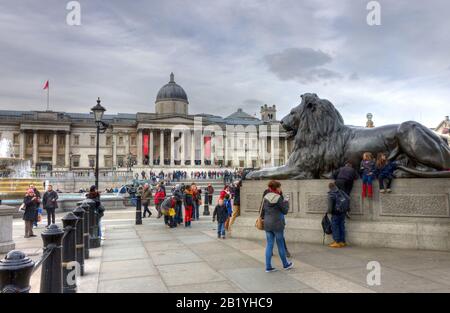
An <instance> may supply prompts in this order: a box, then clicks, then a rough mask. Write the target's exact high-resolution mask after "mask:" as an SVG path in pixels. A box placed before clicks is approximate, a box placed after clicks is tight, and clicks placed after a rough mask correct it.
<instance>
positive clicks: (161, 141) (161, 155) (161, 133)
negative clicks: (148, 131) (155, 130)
mask: <svg viewBox="0 0 450 313" xmlns="http://www.w3.org/2000/svg"><path fill="white" fill-rule="evenodd" d="M159 159H160V163H159V165H164V130H163V129H161V130H160V131H159Z"/></svg>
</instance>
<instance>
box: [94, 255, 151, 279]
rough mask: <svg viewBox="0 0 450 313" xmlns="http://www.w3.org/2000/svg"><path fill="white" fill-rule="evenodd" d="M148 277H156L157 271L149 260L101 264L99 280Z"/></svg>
mask: <svg viewBox="0 0 450 313" xmlns="http://www.w3.org/2000/svg"><path fill="white" fill-rule="evenodd" d="M150 275H158V271H157V270H156V268H155V266H154V265H153V264H152V262H151V261H150V260H149V259H142V260H125V261H111V262H103V263H102V265H101V270H100V280H112V279H113V280H114V279H122V278H131V277H141V276H150Z"/></svg>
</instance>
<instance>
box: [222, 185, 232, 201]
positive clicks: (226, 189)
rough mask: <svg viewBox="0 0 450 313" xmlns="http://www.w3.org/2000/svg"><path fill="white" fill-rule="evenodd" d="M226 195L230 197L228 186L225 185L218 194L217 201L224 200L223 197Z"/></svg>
mask: <svg viewBox="0 0 450 313" xmlns="http://www.w3.org/2000/svg"><path fill="white" fill-rule="evenodd" d="M227 195H230V196H231V193H230V186H228V185H225V187H224V188H223V190H222V191H221V192H220V194H219V200H225V197H226V196H227Z"/></svg>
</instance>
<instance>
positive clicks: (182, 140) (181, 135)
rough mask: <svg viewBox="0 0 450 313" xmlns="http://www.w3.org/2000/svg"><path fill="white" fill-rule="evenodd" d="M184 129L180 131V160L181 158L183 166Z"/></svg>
mask: <svg viewBox="0 0 450 313" xmlns="http://www.w3.org/2000/svg"><path fill="white" fill-rule="evenodd" d="M184 139H185V138H184V129H183V130H181V132H180V139H179V140H180V151H181V152H180V154H181V156H180V160H181V166H184V160H185V146H186V145H185V142H184Z"/></svg>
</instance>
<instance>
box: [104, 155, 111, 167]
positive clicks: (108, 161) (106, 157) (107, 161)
mask: <svg viewBox="0 0 450 313" xmlns="http://www.w3.org/2000/svg"><path fill="white" fill-rule="evenodd" d="M105 167H112V156H110V155H105Z"/></svg>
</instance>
